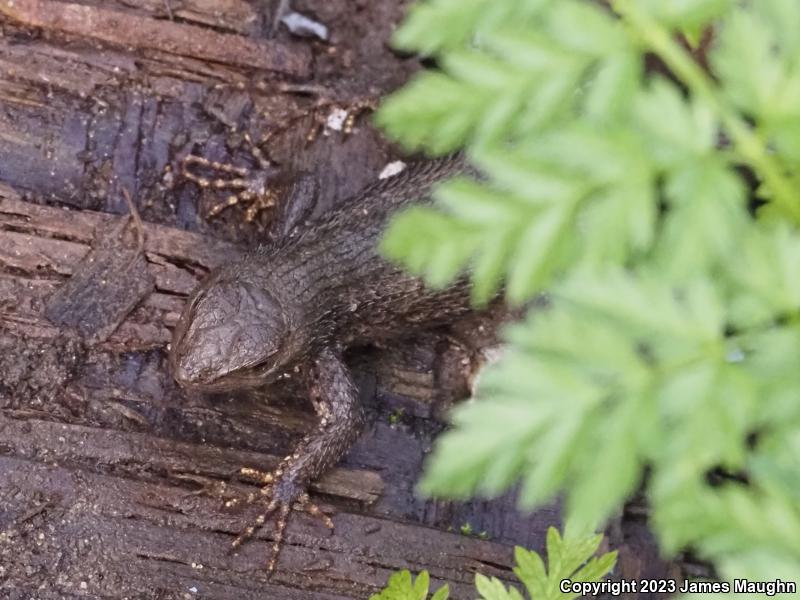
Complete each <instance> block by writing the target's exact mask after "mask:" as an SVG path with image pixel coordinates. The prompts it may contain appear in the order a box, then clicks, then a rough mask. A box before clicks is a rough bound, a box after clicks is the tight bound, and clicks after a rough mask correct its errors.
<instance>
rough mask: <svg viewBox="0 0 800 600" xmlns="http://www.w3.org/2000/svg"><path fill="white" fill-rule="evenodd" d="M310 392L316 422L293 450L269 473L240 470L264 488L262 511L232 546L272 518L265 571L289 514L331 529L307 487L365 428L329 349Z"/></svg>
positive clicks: (344, 372)
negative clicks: (272, 537) (300, 513)
mask: <svg viewBox="0 0 800 600" xmlns="http://www.w3.org/2000/svg"><path fill="white" fill-rule="evenodd" d="M309 392H310V396H311V401H312V403H313V404H314V410H315V411H316V413H317V415H318V416H319V422H318V423H317V426H316V428H315V429H314V431H313V432H311V433H309V434H308V435H306V436H305V437H304V438H303V440H302V441H301V442H300V444H299V445H298V446H297V447H296V448H295V449H294V451H293V452H292V453H291V454H290V455H289V456H287V457H286V458H284V459H283V460H282V461H281V463H280V464H279V465H278V466H277V468H276V469H275V470H274V471H272V472H271V473H262V472H260V471H257V470H255V469H242V474H243V475H245V476H247V477H250V478H251V479H256V480H257V481H260V482H261V483H264V484H265V485H264V487H263V488H261V494H260V496H259V500H260V503H261V504H263V505H264V510H262V512H261V513H260V514H259V515H258V517H257V518H256V520H255V522H254V523H253V525H251V526H249V527H247V528H246V529H245V530H244V531H243V532H242V533H241V535H239V537H237V538H236V539H235V540H234V542H233V546H234V547H238V546H240V545H241V544H242V543H244V542H245V541H246V540H247V539H248V538H250V537H251V536H252V535H253V534H254V533H255V532H256V531H257V530H258V529H259V528H260V527H261V526H262V525H264V523H265V522H266V520H267V519H268V518H269V517H270V516H272V515H273V514H275V515H276V524H275V541H274V543H273V546H272V555H271V557H270V559H269V562H268V563H267V571H268V572H270V573H271V572H272V571H274V569H275V565H276V564H277V561H278V554H279V553H280V549H281V543H282V542H283V535H284V531H285V529H286V523H287V520H288V518H289V514H290V513H291V511H292V510H300V511H304V512H307V513H309V514H311V515H313V516H315V517H318V518H320V519H322V521H323V522H324V523H325V525H326V526H327V527H328V528H330V529H333V522H332V521H331V520H330V518H329V517H328V516H327V515H325V514H323V513H322V511H321V510H320V509H319V507H318V506H317V505H316V504H314V503H313V502H311V500H310V499H309V496H308V493H307V491H306V490H307V488H308V484H309V483H310V482H312V481H314V480H315V479H317V478H318V477H319V476H320V475H322V474H323V473H325V472H326V471H327V470H328V469H330V468H331V467H333V466H334V465H335V464H336V463H337V462H338V461H339V459H340V458H341V457H342V456H343V455H344V454H345V452H347V450H348V449H349V448H350V446H352V445H353V443H354V442H355V440H356V438H357V437H358V435H359V433H360V432H361V429H362V428H363V426H364V420H365V419H364V411H363V408H362V406H361V403H360V401H359V397H358V390H357V389H356V386H355V384H354V383H353V380H352V378H351V376H350V373H349V372H348V369H347V367H346V366H345V364H344V363H343V362H342V360H341V357H340V356H339V355H338V353H336V352H334V351H333V350H330V349H325V350H323V351H322V352H320V354H319V356H318V357H317V359H316V360H315V361H314V363H313V365H312V369H311V373H310V386H309Z"/></svg>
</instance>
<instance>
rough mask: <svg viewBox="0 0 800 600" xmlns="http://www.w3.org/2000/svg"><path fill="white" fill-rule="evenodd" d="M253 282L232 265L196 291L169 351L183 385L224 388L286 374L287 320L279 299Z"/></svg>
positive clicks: (179, 381)
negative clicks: (284, 368) (284, 372)
mask: <svg viewBox="0 0 800 600" xmlns="http://www.w3.org/2000/svg"><path fill="white" fill-rule="evenodd" d="M251 281H252V279H251V278H248V277H242V276H241V270H240V269H238V268H237V266H236V265H232V266H230V267H229V268H227V269H220V270H218V271H216V272H215V273H213V274H212V275H211V276H210V277H209V278H208V279H207V280H206V281H205V282H204V283H203V284H202V285H200V286H199V287H198V288H197V289H196V290H195V291H194V292H193V294H192V296H191V297H190V298H189V301H188V302H187V303H186V306H185V307H184V309H183V313H182V314H181V317H180V320H179V321H178V324H177V325H176V327H175V331H174V332H173V337H172V345H171V349H170V357H169V362H170V367H171V369H172V373H173V376H174V377H175V380H176V381H177V382H178V383H179V384H180V385H182V386H184V387H190V388H192V387H193V388H200V389H204V390H209V391H221V390H226V389H233V388H242V387H252V386H256V385H261V384H264V383H268V382H270V381H271V380H273V379H274V378H275V377H276V376H277V375H278V374H279V373H280V372H282V370H283V367H284V365H283V363H284V357H285V355H286V354H287V352H288V351H287V345H289V344H290V343H291V337H292V336H291V329H290V326H289V319H288V318H287V315H286V313H285V312H284V310H283V307H282V306H281V304H280V303H279V302H278V300H276V298H275V297H274V296H273V295H271V294H270V293H269V292H267V291H265V290H264V289H263V287H262V286H260V285H257V284H254V283H252V282H251Z"/></svg>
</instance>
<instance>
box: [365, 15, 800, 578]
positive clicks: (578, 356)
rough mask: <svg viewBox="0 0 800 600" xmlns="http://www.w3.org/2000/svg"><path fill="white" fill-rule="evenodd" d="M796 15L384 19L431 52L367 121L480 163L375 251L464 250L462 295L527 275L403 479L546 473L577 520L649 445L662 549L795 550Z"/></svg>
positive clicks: (639, 474)
mask: <svg viewBox="0 0 800 600" xmlns="http://www.w3.org/2000/svg"><path fill="white" fill-rule="evenodd" d="M797 31H800V3H798V2H797V1H796V0H752V1H745V0H738V1H734V0H612V1H611V2H610V7H609V8H606V7H604V6H603V5H601V4H600V3H597V2H592V1H589V0H506V1H504V2H495V1H493V0H427V1H423V2H419V3H418V4H417V5H416V6H415V7H414V8H413V9H412V11H411V13H410V15H409V16H408V19H407V21H406V23H405V24H404V25H403V26H402V27H401V28H400V29H399V30H398V32H397V35H396V38H395V43H396V45H397V46H398V47H400V48H403V49H405V50H409V51H416V52H420V53H423V54H426V55H429V56H431V57H433V58H434V59H435V60H436V64H437V65H439V68H437V69H430V70H427V71H424V72H422V73H421V74H419V75H418V76H417V77H416V78H415V79H414V80H413V81H411V82H410V83H409V84H408V85H407V86H406V87H405V88H403V89H401V90H400V91H398V92H397V93H395V94H394V95H392V96H390V97H389V98H388V99H387V100H386V102H385V104H384V106H383V107H382V109H381V111H380V112H379V114H378V117H377V118H378V121H379V123H380V124H381V125H382V126H383V127H384V128H385V129H386V130H387V131H388V132H389V133H390V134H391V135H392V136H393V137H394V138H396V139H397V140H398V141H399V142H400V143H402V144H404V145H405V146H406V147H407V148H408V149H410V150H425V151H427V152H428V153H431V154H442V153H447V152H451V151H455V150H457V149H460V148H465V152H466V154H467V156H468V158H469V160H470V161H471V162H472V163H473V164H474V165H475V166H476V167H477V168H478V169H479V170H480V171H481V172H482V175H483V177H482V178H481V179H480V180H473V179H469V178H459V179H457V180H454V181H451V182H448V183H446V184H444V185H442V186H441V187H440V188H439V189H438V190H437V192H436V194H435V202H434V203H433V204H432V205H423V206H418V207H415V208H413V209H411V210H409V211H407V212H405V213H402V214H400V215H399V216H397V218H396V219H395V220H394V222H393V224H392V226H391V228H390V229H389V231H388V233H387V235H386V237H385V239H384V242H383V248H382V249H383V252H384V253H385V254H386V255H387V256H388V257H390V258H391V259H393V260H396V261H398V262H400V263H402V264H403V265H405V267H406V268H407V269H409V270H410V271H411V272H413V273H415V274H418V275H421V276H423V277H424V278H425V279H426V281H427V282H428V283H429V284H430V285H433V286H445V285H447V284H448V283H449V282H451V281H453V280H454V279H455V278H456V277H458V276H460V275H461V274H462V273H467V274H468V275H469V277H470V278H471V280H472V283H473V288H472V289H473V297H474V301H475V302H476V303H477V304H479V305H480V304H483V303H485V302H487V301H488V300H490V299H491V298H493V297H494V296H495V295H496V294H498V293H501V294H503V295H504V296H505V298H506V300H507V301H508V302H509V303H510V304H512V305H518V306H533V303H532V300H533V299H534V298H535V297H537V296H538V295H540V294H542V293H546V294H547V299H548V308H546V309H542V308H541V307H538V308H530V310H529V314H528V316H527V318H526V319H525V320H524V322H522V323H518V324H515V325H513V326H510V327H508V328H507V330H506V332H505V339H506V341H507V344H508V348H507V352H506V353H505V355H504V358H502V359H501V360H500V361H499V362H498V363H496V364H494V365H491V366H489V367H488V368H487V369H486V370H485V372H484V374H483V377H482V379H481V383H480V385H479V388H478V391H477V394H476V399H475V400H474V401H472V402H469V403H465V404H464V405H463V406H461V407H460V408H458V409H457V410H456V411H455V412H454V413H453V415H452V421H453V427H452V429H451V430H450V431H449V432H447V433H446V434H444V435H443V436H442V437H441V439H440V440H439V442H438V445H437V446H436V448H435V451H434V453H433V456H432V458H431V460H430V462H429V464H428V465H427V469H426V475H425V477H424V480H423V482H422V484H421V489H422V490H423V491H424V492H426V493H428V494H434V495H437V496H448V497H455V498H465V497H468V496H472V495H475V494H482V495H487V496H494V495H497V494H500V493H502V492H503V491H505V490H506V489H508V488H509V487H510V486H512V485H513V484H515V483H516V482H518V481H521V492H520V503H521V505H522V506H523V507H525V508H532V507H535V506H538V505H541V504H542V503H544V502H548V501H550V500H552V499H553V498H554V497H555V496H556V495H557V494H563V495H564V497H565V498H566V507H567V513H568V515H569V516H570V517H571V518H573V519H576V521H577V522H579V523H581V524H583V526H584V527H586V528H595V527H598V526H602V524H603V522H604V521H605V520H606V519H607V518H608V517H609V516H610V515H612V514H614V513H616V512H618V511H619V510H620V508H621V506H622V504H623V503H624V502H625V500H626V499H627V498H628V497H629V496H630V494H631V493H632V492H634V491H635V490H636V489H637V488H638V487H639V486H640V485H641V484H642V482H643V475H644V472H645V469H648V473H649V476H648V479H647V494H648V498H649V502H650V505H651V507H652V524H653V526H654V528H655V530H656V533H657V536H658V538H659V540H660V543H661V545H662V547H663V549H664V550H665V551H667V552H669V553H676V552H678V551H679V550H681V549H684V548H692V549H694V551H695V552H696V553H698V554H699V555H700V556H701V557H702V558H704V559H707V560H711V561H713V563H714V564H715V565H716V567H717V569H718V572H719V574H720V575H721V576H722V577H725V578H734V577H751V578H754V579H762V580H767V579H773V578H777V577H781V578H783V579H790V580H791V579H792V578H793V577H796V575H797V573H800V368H798V363H799V362H800V234H799V233H798V225H800V194H798V184H800V36H798V35H797ZM709 37H710V38H711V44H710V46H709V47H708V48H707V49H706V51H704V52H703V53H701V52H697V51H695V50H693V49H694V48H695V46H696V44H697V43H698V41H699V40H701V39H704V38H705V39H707V38H709ZM699 55H703V56H704V58H705V59H706V61H705V62H704V63H703V64H700V63H699V62H698V60H697V56H699ZM656 59H657V60H656ZM646 64H647V65H651V67H652V65H658V66H657V67H656V68H646ZM538 304H541V303H538ZM720 474H721V475H722V476H720ZM712 475H713V476H712Z"/></svg>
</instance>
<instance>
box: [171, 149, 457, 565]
mask: <svg viewBox="0 0 800 600" xmlns="http://www.w3.org/2000/svg"><path fill="white" fill-rule="evenodd" d="M471 173H473V171H472V170H471V167H469V166H468V165H467V163H466V161H465V159H464V158H463V156H461V155H452V156H449V157H445V158H439V159H433V160H424V161H420V162H418V163H414V164H411V165H410V166H408V167H407V168H406V169H405V170H404V171H402V172H400V173H399V174H397V175H394V176H392V177H389V178H386V179H383V180H378V181H376V182H375V183H373V184H370V185H368V186H367V187H366V188H364V189H363V190H362V191H361V192H359V193H357V194H355V195H354V196H352V197H350V198H349V199H347V200H345V201H344V202H342V203H341V204H340V206H338V207H337V208H336V209H335V210H332V211H330V212H329V213H328V214H327V215H323V216H322V217H320V218H318V219H316V220H315V221H312V222H310V223H308V224H307V226H306V227H303V228H300V229H298V228H295V229H294V230H293V234H292V235H284V236H282V237H281V238H279V239H277V240H274V241H272V242H270V243H267V244H264V245H261V246H259V247H258V248H257V249H255V250H253V251H251V252H249V253H248V254H246V255H244V256H243V257H242V258H241V259H239V260H238V261H236V262H233V263H232V264H226V265H224V266H223V267H221V268H218V269H217V270H215V271H212V272H211V273H210V274H209V276H208V277H207V278H206V279H205V280H204V281H203V282H201V284H200V285H199V286H198V287H197V289H196V290H194V292H193V293H192V294H191V295H190V297H189V299H188V301H187V303H186V305H185V307H184V309H183V312H182V314H181V317H180V319H179V320H178V323H177V325H176V327H175V329H174V332H173V338H172V343H171V346H170V356H169V363H170V367H171V370H172V373H173V376H174V378H175V380H176V381H177V382H178V384H180V385H181V386H183V387H185V388H189V389H197V390H201V391H213V392H220V391H225V390H234V389H235V390H238V389H243V388H252V387H255V386H265V385H268V384H270V383H274V382H275V381H276V380H277V379H279V378H280V377H282V376H284V375H285V374H287V373H291V372H292V371H294V370H296V367H301V373H303V376H304V377H305V389H307V390H308V396H309V398H310V400H311V402H312V404H313V406H314V410H315V412H316V414H317V416H318V423H317V425H316V427H315V428H314V430H313V431H311V432H309V433H308V434H307V435H306V436H305V437H304V438H303V439H302V441H300V442H299V444H298V445H297V446H296V447H295V448H294V450H293V451H292V452H291V453H290V454H289V455H288V456H286V458H284V459H283V460H282V461H281V462H280V463H279V464H278V466H277V467H276V468H275V469H274V470H273V471H272V472H271V473H266V472H262V471H258V470H255V469H243V470H242V474H244V475H247V476H248V477H249V478H251V479H255V480H256V481H258V482H260V483H261V484H262V485H263V487H262V488H261V491H260V494H258V500H257V502H258V503H259V504H260V505H261V507H262V508H261V510H259V515H258V517H257V518H256V519H255V522H254V523H253V524H252V525H250V526H248V527H247V528H245V529H244V530H243V532H242V533H241V534H240V535H239V536H238V537H237V538H236V539H235V540H234V542H233V546H234V547H238V546H240V545H241V544H242V543H243V542H244V541H246V540H247V539H248V538H250V537H251V536H252V535H253V534H254V533H255V532H256V530H257V529H258V528H260V527H261V526H262V525H264V524H265V523H266V522H267V520H268V519H269V518H271V517H273V516H274V517H275V518H276V524H275V535H274V543H273V546H272V553H271V557H270V558H269V561H268V563H267V571H268V573H270V574H271V573H272V572H273V571H274V570H275V566H276V563H277V559H278V556H279V553H280V548H281V544H282V541H283V536H284V531H285V528H286V524H287V519H288V517H289V516H290V513H291V511H292V510H300V511H305V512H308V513H309V514H311V515H313V516H315V517H317V518H319V519H321V520H322V521H323V523H324V524H325V525H326V526H327V527H328V528H330V529H333V522H332V521H331V519H330V517H328V516H327V515H325V514H324V513H323V512H322V511H321V510H320V508H319V507H318V506H317V505H316V504H315V503H313V502H312V501H311V499H310V498H309V495H308V493H307V487H308V484H309V482H311V481H314V480H316V479H317V478H318V477H320V476H321V475H322V474H323V473H325V472H326V471H327V470H329V469H330V468H331V467H333V466H334V465H335V464H336V463H337V462H338V461H339V459H340V458H341V457H342V456H343V455H344V454H345V453H346V452H347V450H348V449H349V448H350V446H351V445H352V444H353V443H354V442H355V440H356V439H357V437H358V435H359V433H360V432H361V430H362V428H363V427H364V424H365V413H364V410H363V408H362V406H361V405H360V401H359V397H358V393H357V389H356V386H355V384H354V382H353V379H352V377H351V374H350V373H349V371H348V368H347V366H346V364H345V363H344V361H343V358H342V356H343V353H344V351H345V350H346V349H348V348H351V347H357V346H362V345H366V344H369V343H372V342H386V341H390V340H392V339H396V338H399V337H407V336H408V335H409V334H412V333H414V332H418V331H420V330H423V329H429V328H431V327H434V326H437V325H443V324H447V323H450V322H452V321H453V320H455V319H456V318H458V317H459V316H461V315H464V314H466V313H468V312H469V311H471V310H472V307H471V305H470V300H469V289H468V283H467V281H466V279H464V278H462V279H459V280H457V281H456V282H455V283H453V284H451V285H450V286H448V287H445V288H444V289H431V288H429V287H427V286H426V285H425V284H424V283H423V281H422V280H421V279H419V278H417V277H414V276H412V275H410V274H408V273H406V272H404V271H402V270H401V269H400V268H399V267H397V266H395V265H394V264H392V263H390V262H389V261H387V260H385V259H384V258H382V257H381V256H380V255H379V253H378V250H377V246H378V243H379V241H380V239H381V237H382V234H383V232H384V231H385V229H386V226H387V224H388V221H389V219H390V217H391V216H392V215H393V214H394V213H395V212H397V211H398V210H400V209H402V208H404V207H407V206H410V205H412V204H415V203H426V202H431V190H432V188H433V187H434V186H435V185H436V184H437V183H439V182H441V181H443V180H445V179H448V178H450V177H452V176H455V175H459V174H471ZM290 210H291V209H290ZM295 213H296V214H301V212H300V211H295ZM287 231H288V228H287Z"/></svg>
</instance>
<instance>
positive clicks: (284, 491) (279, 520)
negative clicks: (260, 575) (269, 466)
mask: <svg viewBox="0 0 800 600" xmlns="http://www.w3.org/2000/svg"><path fill="white" fill-rule="evenodd" d="M239 474H240V475H242V476H243V477H246V478H247V479H251V480H253V481H256V482H258V483H261V484H263V487H262V488H261V490H260V493H259V494H251V495H250V496H248V497H247V499H246V503H248V504H251V503H252V504H259V505H261V506H263V509H262V510H261V512H260V513H259V515H258V516H257V517H256V518H255V520H254V521H253V524H252V525H249V526H248V527H246V528H245V529H244V531H242V533H240V534H239V536H238V537H237V538H236V539H235V540H233V543H232V547H233V549H236V548H238V547H239V546H241V545H242V544H244V543H245V542H246V541H247V540H249V539H250V538H251V537H253V535H254V534H255V533H256V531H258V530H259V529H260V528H261V527H263V526H264V524H265V523H266V522H267V519H269V518H270V517H272V516H273V515H275V535H274V540H273V543H272V553H271V556H270V558H269V561H268V562H267V573H270V574H271V573H272V572H273V571H274V570H275V566H276V565H277V563H278V556H279V554H280V551H281V546H282V544H283V536H284V533H285V531H286V525H287V523H288V520H289V516H290V514H291V512H292V511H297V512H305V513H308V514H309V515H311V516H313V517H316V518H317V519H319V520H320V521H322V523H323V524H324V525H325V527H327V528H328V529H331V530H332V529H333V521H332V520H331V518H330V517H329V516H328V515H326V514H325V513H324V512H322V509H320V507H319V506H317V505H316V504H315V503H314V502H312V501H311V498H310V497H309V495H308V492H306V491H305V490H304V488H303V487H302V486H299V485H297V484H296V483H295V482H294V481H292V480H291V479H290V478H284V477H283V470H282V469H281V468H278V469H276V470H275V471H274V472H273V473H265V472H263V471H259V470H257V469H251V468H247V467H245V468H242V469H241V470H240V471H239ZM234 504H238V501H228V502H226V506H233V505H234Z"/></svg>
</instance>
